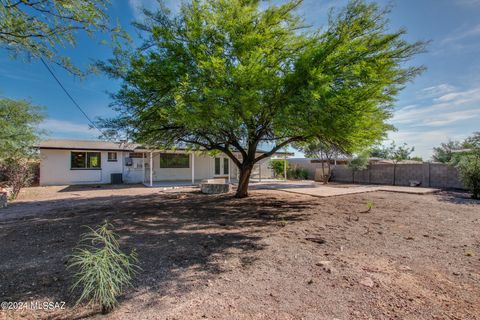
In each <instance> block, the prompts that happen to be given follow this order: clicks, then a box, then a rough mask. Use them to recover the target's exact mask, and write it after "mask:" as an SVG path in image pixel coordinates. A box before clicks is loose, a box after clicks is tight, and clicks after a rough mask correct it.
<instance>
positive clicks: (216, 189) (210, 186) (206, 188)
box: [200, 183, 230, 194]
mask: <svg viewBox="0 0 480 320" xmlns="http://www.w3.org/2000/svg"><path fill="white" fill-rule="evenodd" d="M200 190H201V191H202V193H206V194H220V193H228V192H230V185H229V184H228V183H202V184H201V185H200Z"/></svg>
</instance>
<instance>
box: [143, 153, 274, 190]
mask: <svg viewBox="0 0 480 320" xmlns="http://www.w3.org/2000/svg"><path fill="white" fill-rule="evenodd" d="M142 151H143V150H142ZM142 159H143V161H142V162H143V165H141V167H142V168H143V181H142V183H143V184H144V185H145V186H147V187H157V188H178V187H185V186H196V185H199V184H200V183H201V182H202V181H203V180H206V179H225V182H227V183H231V184H236V183H237V182H238V176H239V171H238V169H237V167H236V166H235V165H234V164H233V161H231V160H230V158H229V157H227V156H226V155H223V154H221V155H215V156H211V155H209V154H207V153H205V152H200V153H199V152H190V151H165V152H164V151H148V152H145V151H143V152H142ZM272 178H273V171H272V169H271V168H270V165H269V159H265V160H263V161H262V162H260V163H257V164H256V165H255V167H254V170H253V171H252V176H251V181H252V182H262V181H266V180H268V179H272ZM272 181H279V180H276V179H273V180H272Z"/></svg>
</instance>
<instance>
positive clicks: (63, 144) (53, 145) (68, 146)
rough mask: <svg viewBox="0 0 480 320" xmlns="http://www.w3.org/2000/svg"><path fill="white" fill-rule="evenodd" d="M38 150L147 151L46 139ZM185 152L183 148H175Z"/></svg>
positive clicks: (114, 144) (115, 144)
mask: <svg viewBox="0 0 480 320" xmlns="http://www.w3.org/2000/svg"><path fill="white" fill-rule="evenodd" d="M36 147H37V148H39V149H58V150H95V151H129V152H134V151H137V152H142V150H149V149H148V148H145V147H143V146H142V145H140V144H137V143H132V142H112V141H101V140H67V139H48V140H43V141H42V142H40V143H39V144H38V145H37V146H36ZM177 150H185V148H177ZM257 152H258V153H267V151H264V150H257ZM275 154H276V155H293V153H291V152H275Z"/></svg>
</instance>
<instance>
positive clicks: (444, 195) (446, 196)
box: [438, 191, 480, 205]
mask: <svg viewBox="0 0 480 320" xmlns="http://www.w3.org/2000/svg"><path fill="white" fill-rule="evenodd" d="M438 199H439V200H440V201H443V202H450V203H455V204H478V205H480V200H478V199H473V198H472V197H471V194H470V193H468V192H461V191H456V192H453V191H450V192H441V193H439V194H438Z"/></svg>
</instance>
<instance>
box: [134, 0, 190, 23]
mask: <svg viewBox="0 0 480 320" xmlns="http://www.w3.org/2000/svg"><path fill="white" fill-rule="evenodd" d="M163 3H164V4H165V5H166V6H167V8H169V9H170V10H171V11H172V12H173V13H176V12H178V10H179V9H180V6H181V3H182V2H181V1H180V0H167V1H163ZM128 4H129V6H130V9H131V10H132V12H133V16H134V17H135V19H136V20H143V18H144V16H143V12H142V8H146V9H149V10H155V9H156V8H158V1H157V0H128Z"/></svg>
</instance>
